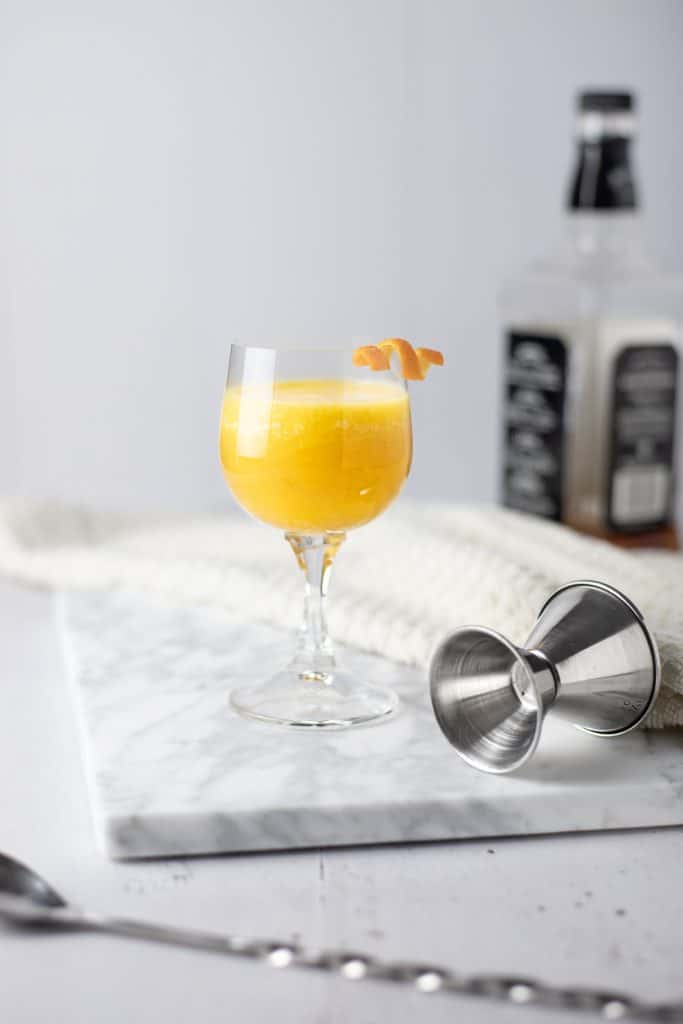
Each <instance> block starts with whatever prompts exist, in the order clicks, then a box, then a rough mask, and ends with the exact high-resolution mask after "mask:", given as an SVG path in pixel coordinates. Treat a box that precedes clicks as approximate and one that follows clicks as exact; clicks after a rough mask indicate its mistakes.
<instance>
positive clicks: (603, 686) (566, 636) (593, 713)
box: [429, 580, 660, 773]
mask: <svg viewBox="0 0 683 1024" xmlns="http://www.w3.org/2000/svg"><path fill="white" fill-rule="evenodd" d="M429 681H430V688H431V697H432V704H433V706H434V712H435V714H436V717H437V720H438V723H439V725H440V727H441V730H442V732H443V733H444V735H445V737H446V739H447V740H448V741H449V743H451V744H452V745H453V746H454V747H455V749H456V750H457V752H458V753H459V754H460V756H461V757H462V758H463V759H464V760H465V761H467V762H468V763H469V764H471V765H472V766H473V767H475V768H479V769H480V770H481V771H485V772H496V773H504V772H511V771H514V770H515V769H516V768H519V767H520V766H521V765H523V764H524V763H525V762H526V761H528V760H529V758H530V757H531V756H532V754H533V753H534V751H535V749H536V746H537V744H538V740H539V737H540V735H541V728H542V725H543V719H544V718H545V716H546V715H547V714H548V712H549V711H550V709H551V708H552V712H553V715H557V716H558V717H560V718H564V719H567V720H568V721H569V722H571V723H572V724H573V725H574V726H576V728H578V729H582V730H583V731H584V732H590V733H593V735H595V736H621V735H622V734H623V733H625V732H629V730H630V729H635V727H636V726H637V725H639V723H640V722H642V720H643V719H644V718H645V716H646V715H647V713H648V711H649V710H650V708H651V707H652V705H653V703H654V701H655V698H656V696H657V692H658V690H659V683H660V665H659V656H658V654H657V647H656V645H655V642H654V640H653V638H652V635H651V633H650V631H649V629H648V628H647V626H646V625H645V622H644V620H643V616H642V615H641V614H640V612H639V611H638V609H637V608H636V606H635V605H634V604H633V603H632V602H631V601H630V600H629V599H628V598H627V597H625V596H624V594H621V593H620V592H619V591H618V590H615V589H614V587H610V586H608V585H607V584H606V583H594V582H591V581H586V580H581V581H577V582H575V583H567V584H566V585H565V586H563V587H560V589H559V590H557V591H555V593H554V594H553V595H552V596H551V597H550V598H549V599H548V600H547V601H546V603H545V605H544V606H543V608H542V609H541V612H540V615H539V616H538V619H537V621H536V625H535V626H534V628H533V630H532V632H531V636H530V637H529V639H528V640H527V642H526V647H523V648H522V647H516V646H515V645H514V644H513V643H511V642H510V641H509V640H508V639H506V637H504V636H502V635H501V634H500V633H496V632H495V630H492V629H486V628H485V627H483V626H465V627H463V628H462V629H457V630H456V631H455V632H454V633H452V634H451V635H450V636H448V637H446V639H445V640H444V641H443V642H442V643H441V644H440V645H439V647H438V648H437V650H436V653H435V654H434V657H433V658H432V661H431V665H430V668H429Z"/></svg>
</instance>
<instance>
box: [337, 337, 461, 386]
mask: <svg viewBox="0 0 683 1024" xmlns="http://www.w3.org/2000/svg"><path fill="white" fill-rule="evenodd" d="M394 353H396V354H397V355H398V358H399V361H400V365H401V376H402V377H403V378H404V379H405V380H424V379H425V377H426V376H427V371H428V370H429V367H430V366H443V363H444V358H443V353H442V352H439V350H438V349H436V348H418V349H415V348H413V346H412V345H411V344H410V342H409V341H406V340H405V338H385V339H384V341H380V342H379V344H378V345H362V346H361V347H360V348H357V349H356V351H355V352H354V353H353V362H354V365H355V366H369V367H370V369H371V370H388V369H389V367H390V365H391V357H392V356H393V354H394Z"/></svg>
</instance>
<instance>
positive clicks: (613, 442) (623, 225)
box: [501, 92, 683, 548]
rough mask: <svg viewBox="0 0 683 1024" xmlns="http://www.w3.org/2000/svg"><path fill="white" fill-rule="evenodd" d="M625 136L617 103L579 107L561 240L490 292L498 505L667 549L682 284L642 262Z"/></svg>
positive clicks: (598, 95)
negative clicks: (499, 443)
mask: <svg viewBox="0 0 683 1024" xmlns="http://www.w3.org/2000/svg"><path fill="white" fill-rule="evenodd" d="M634 134H635V103H634V98H633V96H632V95H631V94H630V93H627V92H584V93H583V94H582V95H581V96H580V97H579V102H578V116H577V136H578V137H577V150H578V152H577V160H576V168H575V171H574V174H573V177H572V181H571V187H570V190H569V197H568V214H567V222H566V230H565V234H564V238H563V240H562V242H561V244H560V245H559V246H558V247H557V248H556V249H555V251H554V252H551V253H550V254H549V255H548V256H546V258H545V259H543V260H541V261H540V262H538V263H537V264H536V265H534V266H532V267H530V268H529V269H528V271H526V272H525V273H523V274H522V275H521V276H520V277H518V278H517V279H516V280H513V281H511V282H510V283H509V285H508V286H507V287H506V288H505V289H504V291H503V295H502V301H501V308H502V311H503V316H504V323H505V369H504V374H505V387H504V439H503V502H504V504H506V505H507V506H509V507H511V508H515V509H519V510H521V511H525V512H529V513H534V514H537V515H540V516H545V517H548V518H551V519H556V520H559V521H562V522H566V523H568V524H570V525H572V526H574V527H575V528H577V529H579V530H582V531H585V532H588V533H592V534H595V535H598V536H602V537H605V538H607V539H610V540H613V541H616V542H617V543H621V544H623V545H626V546H632V545H650V546H658V547H672V548H673V547H676V546H677V540H676V532H675V528H674V523H673V502H674V487H675V481H674V475H675V473H674V469H675V459H674V446H675V436H676V404H677V387H678V368H679V361H680V360H679V349H680V342H681V313H682V312H683V282H682V281H681V280H679V279H675V278H673V277H671V276H668V275H665V274H663V273H661V272H659V271H658V270H657V268H656V267H654V266H653V264H652V263H651V261H650V259H649V258H648V256H647V255H646V253H645V251H644V247H643V244H642V239H641V222H640V215H639V212H638V211H639V196H638V191H637V188H636V183H635V181H634V175H633V169H632V164H631V143H632V140H633V137H634Z"/></svg>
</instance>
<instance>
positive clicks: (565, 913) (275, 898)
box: [0, 584, 683, 1024]
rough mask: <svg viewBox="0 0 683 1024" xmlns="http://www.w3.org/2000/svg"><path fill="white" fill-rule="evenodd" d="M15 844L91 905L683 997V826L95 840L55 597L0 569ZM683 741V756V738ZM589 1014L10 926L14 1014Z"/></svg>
mask: <svg viewBox="0 0 683 1024" xmlns="http://www.w3.org/2000/svg"><path fill="white" fill-rule="evenodd" d="M0 623H1V624H2V644H1V645H0V665H1V668H2V671H1V673H0V850H3V851H7V852H9V853H12V854H13V855H15V856H18V857H19V858H21V859H23V860H25V861H27V862H28V863H29V864H32V865H34V866H35V867H36V868H37V869H38V870H40V871H42V872H43V873H44V874H45V876H46V877H47V878H48V879H49V880H50V881H51V882H52V883H53V884H55V885H56V886H57V888H59V889H61V890H62V891H63V892H64V893H65V894H68V895H69V896H71V897H73V899H74V900H76V901H77V902H80V903H82V904H84V905H87V906H89V907H92V908H95V909H100V910H104V911H112V912H115V913H119V914H127V915H129V916H133V915H135V916H139V917H144V918H148V919H150V920H157V921H160V922H164V921H165V922H172V923H177V924H185V925H193V926H196V927H201V928H214V929H216V930H218V931H221V930H225V931H229V932H232V933H240V934H244V935H253V936H261V935H263V936H266V937H282V938H291V939H297V940H299V941H301V942H303V943H304V944H305V945H309V946H313V947H320V946H325V947H338V946H347V947H352V948H355V949H361V950H367V951H368V952H371V953H373V954H375V955H378V956H382V957H392V958H397V959H398V958H400V959H404V958H416V959H419V960H422V961H435V962H441V963H444V964H446V965H450V966H452V967H455V968H458V969H460V970H462V971H465V972H478V971H501V972H506V973H521V974H523V975H532V976H533V975H538V976H540V977H541V978H543V979H544V980H547V981H551V982H557V983H560V984H574V983H579V984H586V985H589V984H597V985H600V986H602V987H609V988H624V989H626V990H628V991H631V992H633V993H634V994H635V995H638V996H640V997H641V998H646V999H650V1000H663V999H673V998H683V980H682V979H683V972H682V970H681V956H682V953H683V868H682V867H681V865H682V864H683V829H663V830H648V831H639V832H621V833H618V832H612V833H603V834H584V835H576V836H560V837H547V838H544V837H539V838H532V839H507V840H502V841H501V840H496V841H491V840H481V841H479V840H471V841H467V842H462V841H461V842H453V843H435V844H422V845H415V846H393V847H382V848H379V847H376V848H363V849H355V850H354V849H345V850H333V851H325V852H320V851H307V852H302V853H280V854H257V855H254V854H251V855H234V856H230V857H216V858H207V859H193V860H170V861H158V862H135V863H118V864H117V863H113V862H110V861H107V860H106V859H104V857H103V856H102V854H100V853H99V852H98V851H97V850H96V848H95V844H94V838H93V831H92V826H91V822H90V820H89V811H88V803H87V799H86V792H85V782H84V777H83V771H82V766H81V761H80V750H79V747H78V743H77V735H76V725H75V722H74V720H73V715H72V710H71V705H70V702H69V701H68V700H67V697H66V690H65V679H64V671H63V665H62V656H61V652H60V647H59V643H58V637H57V633H56V630H55V623H54V605H53V599H52V598H51V597H50V596H49V595H47V594H43V593H37V592H30V591H26V590H21V589H18V588H14V587H12V586H9V585H5V584H3V585H0ZM682 756H683V755H682ZM551 1019H552V1020H555V1019H556V1020H557V1021H558V1022H561V1021H568V1022H571V1021H573V1020H577V1021H578V1020H589V1019H591V1018H587V1017H584V1016H583V1015H581V1016H575V1015H574V1014H557V1015H547V1014H546V1013H544V1012H543V1011H540V1010H532V1009H517V1008H508V1007H504V1006H499V1005H498V1004H494V1003H488V1002H482V1001H478V1000H472V999H465V998H456V997H452V996H445V995H433V996H424V995H419V994H417V993H412V992H406V991H404V990H403V989H401V988H399V987H396V988H394V987H393V986H389V985H379V984H371V983H355V984H354V983H352V982H345V981H343V980H338V979H335V978H327V977H324V976H321V975H316V974H309V973H307V972H297V971H281V972H278V971H274V970H272V969H269V968H266V967H264V966H261V965H259V964H253V963H245V962H241V961H233V960H230V959H229V958H222V957H219V956H214V955H212V954H205V953H204V954H202V953H195V952H186V951H183V950H176V949H170V948H166V947H155V946H153V945H148V944H144V943H137V942H133V941H130V940H125V939H116V938H109V937H104V936H94V935H88V934H73V935H63V934H35V933H31V934H25V933H21V934H18V933H16V932H12V931H8V930H5V929H3V928H0V1020H1V1021H3V1022H7V1024H23V1022H32V1024H33V1022H40V1024H42V1022H48V1024H53V1022H61V1021H68V1022H69V1024H81V1022H82V1024H86V1022H87V1024H100V1022H101V1024H108V1022H111V1024H119V1022H121V1021H126V1022H127V1024H141V1022H145V1024H147V1022H154V1024H156V1022H157V1021H158V1022H168V1024H172V1022H183V1024H184V1022H186V1021H190V1020H193V1021H201V1022H202V1024H213V1022H219V1021H220V1022H221V1024H224V1022H225V1021H226V1020H234V1021H236V1022H239V1024H242V1022H246V1021H255V1022H261V1021H263V1022H266V1021H277V1022H280V1024H289V1022H292V1024H295V1022H296V1024H308V1022H310V1024H340V1022H347V1021H348V1022H351V1021H353V1022H354V1024H384V1022H386V1021H391V1022H392V1024H401V1022H403V1021H413V1020H415V1021H417V1020H419V1021H420V1024H437V1022H444V1024H445V1022H446V1021H448V1022H449V1024H450V1022H452V1021H454V1020H466V1021H468V1022H474V1024H479V1022H482V1024H483V1022H489V1021H493V1022H498V1021H501V1022H506V1021H509V1022H510V1024H516V1022H521V1021H526V1020H529V1021H531V1022H533V1021H535V1020H538V1021H541V1020H551Z"/></svg>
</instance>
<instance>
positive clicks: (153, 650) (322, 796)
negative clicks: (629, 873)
mask: <svg viewBox="0 0 683 1024" xmlns="http://www.w3.org/2000/svg"><path fill="white" fill-rule="evenodd" d="M61 618H62V628H63V634H64V641H65V650H66V654H67V659H68V662H69V669H70V671H69V675H70V678H71V682H72V692H73V697H74V700H75V703H76V705H77V710H78V715H79V719H80V722H81V731H82V740H83V744H84V747H85V761H86V773H87V775H88V782H89V788H90V794H91V800H92V804H93V817H94V821H95V825H96V828H97V832H98V835H99V837H100V840H101V843H102V845H103V847H104V849H105V850H106V851H107V852H108V853H109V854H110V855H111V856H112V857H117V858H128V857H131V858H132V857H151V856H162V855H170V854H174V855H177V854H199V853H221V852H232V851H240V850H241V851H246V850H268V849H286V848H295V847H306V846H328V845H329V846H333V845H341V844H354V843H377V842H398V841H415V840H435V839H457V838H467V837H474V836H500V835H520V834H531V833H545V832H568V831H577V830H578V831H580V830H590V829H606V828H634V827H639V826H654V825H676V824H683V756H682V754H683V735H682V734H681V733H680V732H677V733H673V732H669V733H666V734H661V733H657V734H655V733H642V732H639V733H631V734H629V735H627V736H622V737H619V738H617V739H612V740H599V739H595V738H594V737H591V736H588V735H585V734H583V733H580V732H578V731H576V730H574V729H572V728H571V727H568V726H566V725H564V724H563V723H561V722H553V721H552V720H550V721H549V722H548V723H546V728H545V730H544V733H543V737H542V740H541V746H540V748H539V750H538V752H537V754H536V756H535V757H534V759H533V761H532V762H531V763H530V764H529V765H528V766H526V768H524V769H523V770H522V771H520V772H518V773H516V774H514V775H509V776H502V777H501V776H493V775H483V774H480V773H477V772H476V771H474V770H473V769H471V768H469V767H468V766H467V765H465V764H464V763H462V762H461V761H460V760H459V759H458V757H457V756H456V754H455V753H454V751H453V750H452V749H451V748H450V747H449V746H448V744H447V743H446V741H445V740H444V739H443V737H442V736H441V733H440V732H439V730H438V728H437V725H436V722H435V720H434V718H433V715H432V711H431V708H430V705H429V700H428V696H427V688H426V684H425V682H424V680H423V679H422V677H421V675H420V673H418V672H416V671H414V670H411V669H407V668H405V667H403V666H399V665H396V664H393V663H391V662H388V661H385V660H382V659H379V658H376V657H373V656H370V655H365V654H362V653H357V652H353V655H352V657H353V658H354V660H355V664H356V665H357V666H359V667H360V668H361V670H362V671H365V672H366V673H367V677H368V679H373V680H375V681H378V682H379V681H382V682H385V683H387V684H389V685H391V686H393V687H394V688H395V689H396V690H397V691H398V693H399V694H400V697H401V701H402V704H401V709H400V712H399V713H398V714H397V715H396V717H395V718H394V719H393V720H389V721H387V722H384V723H382V724H381V725H376V726H368V727H365V728H360V729H352V730H349V731H340V732H329V733H324V732H308V731H304V732H297V731H291V732H288V731H286V730H284V729H282V728H280V727H277V726H268V725H261V724H259V723H256V722H249V721H246V720H244V719H242V718H240V717H239V716H238V715H236V714H235V713H234V712H233V711H232V710H231V709H230V707H229V705H228V700H227V696H228V692H229V690H230V689H231V687H233V686H237V685H242V684H244V683H245V682H249V681H252V680H253V681H256V680H258V679H260V678H262V677H263V676H264V675H266V674H270V672H271V671H272V670H273V669H274V668H276V667H278V666H280V665H281V664H283V662H284V661H285V660H286V658H287V657H288V654H289V649H290V640H289V638H288V637H287V636H286V635H285V634H283V633H282V632H281V631H279V630H275V629H272V628H270V627H268V626H265V625H262V624H254V623H240V622H236V621H228V620H226V619H225V617H223V616H221V615H220V614H219V613H217V612H215V611H209V610H205V609H194V610H188V609H176V608H172V607H167V606H162V605H155V604H152V603H151V602H149V601H148V600H147V599H146V598H143V597H140V596H137V595H132V594H126V593H112V594H106V593H105V594H103V593H77V594H69V595H64V596H63V597H62V599H61Z"/></svg>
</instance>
